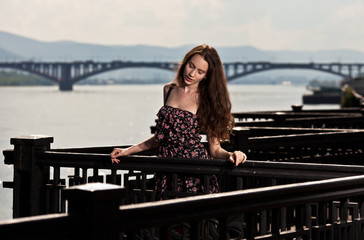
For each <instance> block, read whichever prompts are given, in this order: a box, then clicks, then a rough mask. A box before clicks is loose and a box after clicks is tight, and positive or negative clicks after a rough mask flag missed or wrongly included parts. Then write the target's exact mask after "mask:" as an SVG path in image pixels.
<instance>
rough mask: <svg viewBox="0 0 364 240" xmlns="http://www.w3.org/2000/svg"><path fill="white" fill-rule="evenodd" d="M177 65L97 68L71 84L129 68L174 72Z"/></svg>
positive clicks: (125, 65)
mask: <svg viewBox="0 0 364 240" xmlns="http://www.w3.org/2000/svg"><path fill="white" fill-rule="evenodd" d="M177 66H178V64H173V65H171V64H155V65H151V64H146V63H145V64H122V65H116V66H115V65H114V66H111V67H108V68H99V69H98V70H95V71H92V72H89V73H86V74H83V75H82V76H79V77H75V78H74V80H73V83H76V82H79V81H82V80H84V79H86V78H89V77H91V76H94V75H98V74H102V73H106V72H110V71H117V70H123V69H130V68H154V69H160V70H166V71H174V70H175V69H176V67H177Z"/></svg>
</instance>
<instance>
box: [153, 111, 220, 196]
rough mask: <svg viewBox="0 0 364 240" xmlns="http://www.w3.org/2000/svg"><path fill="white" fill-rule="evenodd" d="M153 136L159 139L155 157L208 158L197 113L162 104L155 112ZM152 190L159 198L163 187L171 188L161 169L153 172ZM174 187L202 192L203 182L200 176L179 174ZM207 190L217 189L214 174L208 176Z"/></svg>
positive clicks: (184, 190) (191, 191) (211, 191)
mask: <svg viewBox="0 0 364 240" xmlns="http://www.w3.org/2000/svg"><path fill="white" fill-rule="evenodd" d="M157 116H158V119H157V124H156V131H155V139H156V140H157V141H158V143H159V149H158V156H159V157H181V158H202V159H209V158H211V157H210V155H209V153H208V151H207V149H206V148H205V146H204V145H203V144H202V143H201V136H200V133H199V127H198V122H197V115H196V114H193V113H191V112H189V111H186V110H182V109H179V108H174V107H171V106H167V105H164V106H163V107H162V108H161V109H160V110H159V112H158V114H157ZM155 180H156V185H155V190H156V192H157V195H158V196H160V198H164V197H163V193H164V192H165V191H166V190H170V189H171V182H172V181H171V176H170V175H166V174H163V173H158V174H156V175H155ZM177 191H180V192H187V193H203V192H204V184H203V181H202V180H201V179H200V176H196V175H194V176H187V175H179V176H178V180H177ZM209 192H210V193H216V192H219V185H218V182H217V178H216V176H215V175H212V176H210V189H209Z"/></svg>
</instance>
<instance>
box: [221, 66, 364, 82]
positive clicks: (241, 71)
mask: <svg viewBox="0 0 364 240" xmlns="http://www.w3.org/2000/svg"><path fill="white" fill-rule="evenodd" d="M224 68H225V72H226V76H227V79H228V81H231V80H234V79H236V78H240V77H244V76H247V75H249V74H253V73H259V72H263V71H269V70H275V69H305V70H315V71H320V72H325V73H329V74H334V75H337V76H340V77H342V78H344V79H350V78H353V77H355V75H357V74H359V73H361V72H363V70H364V64H339V63H333V64H323V63H307V64H294V63H270V62H253V63H228V64H224Z"/></svg>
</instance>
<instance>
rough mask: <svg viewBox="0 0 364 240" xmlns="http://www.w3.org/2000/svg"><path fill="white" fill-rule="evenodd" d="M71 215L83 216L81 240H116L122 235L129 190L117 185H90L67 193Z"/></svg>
mask: <svg viewBox="0 0 364 240" xmlns="http://www.w3.org/2000/svg"><path fill="white" fill-rule="evenodd" d="M63 196H64V197H65V199H66V200H68V213H69V214H70V215H75V216H79V217H82V220H81V221H80V227H81V228H82V230H81V232H83V233H84V234H83V236H80V238H78V239H105V240H116V239H120V236H119V231H120V227H119V222H120V221H119V206H120V202H121V201H122V199H123V198H125V189H124V188H122V187H120V186H118V185H113V184H105V183H89V184H84V185H78V186H73V187H70V188H67V189H64V190H63Z"/></svg>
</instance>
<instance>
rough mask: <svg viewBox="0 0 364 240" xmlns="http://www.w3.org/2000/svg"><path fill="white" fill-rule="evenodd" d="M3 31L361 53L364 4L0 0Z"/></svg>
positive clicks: (86, 39) (46, 37) (354, 0)
mask: <svg viewBox="0 0 364 240" xmlns="http://www.w3.org/2000/svg"><path fill="white" fill-rule="evenodd" d="M0 30H2V31H6V32H10V33H14V34H19V35H22V36H26V37H30V38H34V39H37V40H42V41H58V40H72V41H77V42H83V43H96V44H106V45H136V44H147V45H156V46H168V47H174V46H180V45H184V44H200V43H208V44H210V45H213V46H215V47H218V46H220V47H221V46H239V45H251V46H254V47H257V48H260V49H262V50H282V49H286V50H320V49H353V50H360V51H363V52H364V0H0Z"/></svg>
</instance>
